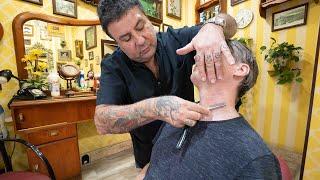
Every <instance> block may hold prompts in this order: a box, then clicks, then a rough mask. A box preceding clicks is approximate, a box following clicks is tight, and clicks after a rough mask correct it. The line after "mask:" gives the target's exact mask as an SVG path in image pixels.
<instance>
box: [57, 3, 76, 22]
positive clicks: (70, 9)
mask: <svg viewBox="0 0 320 180" xmlns="http://www.w3.org/2000/svg"><path fill="white" fill-rule="evenodd" d="M52 6H53V13H54V14H58V15H63V16H68V17H72V18H77V16H78V13H77V2H76V0H52Z"/></svg>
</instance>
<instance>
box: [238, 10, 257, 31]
mask: <svg viewBox="0 0 320 180" xmlns="http://www.w3.org/2000/svg"><path fill="white" fill-rule="evenodd" d="M235 20H236V22H237V25H238V29H243V28H245V27H247V26H248V25H249V24H250V23H251V21H252V20H253V12H252V11H251V10H249V9H241V10H240V11H239V12H238V13H237V15H236V17H235Z"/></svg>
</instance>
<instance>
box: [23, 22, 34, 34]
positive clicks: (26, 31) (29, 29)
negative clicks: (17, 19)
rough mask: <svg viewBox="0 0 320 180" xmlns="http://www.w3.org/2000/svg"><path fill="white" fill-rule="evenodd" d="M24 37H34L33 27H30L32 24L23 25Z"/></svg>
mask: <svg viewBox="0 0 320 180" xmlns="http://www.w3.org/2000/svg"><path fill="white" fill-rule="evenodd" d="M23 35H24V36H33V25H30V24H25V25H23Z"/></svg>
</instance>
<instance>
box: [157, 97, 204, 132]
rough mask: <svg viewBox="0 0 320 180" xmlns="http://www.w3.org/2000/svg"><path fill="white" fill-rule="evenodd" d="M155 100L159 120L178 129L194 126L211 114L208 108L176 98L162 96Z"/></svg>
mask: <svg viewBox="0 0 320 180" xmlns="http://www.w3.org/2000/svg"><path fill="white" fill-rule="evenodd" d="M155 100H156V101H155V112H156V114H157V117H158V119H162V120H164V121H165V122H167V123H169V124H171V125H172V126H174V127H178V128H180V127H184V126H185V125H188V126H194V125H195V124H196V121H198V120H200V119H201V117H202V116H206V115H208V114H209V113H210V111H209V110H208V108H206V107H202V106H200V105H199V104H196V103H193V102H190V101H186V100H184V99H182V98H179V97H176V96H162V97H158V98H155Z"/></svg>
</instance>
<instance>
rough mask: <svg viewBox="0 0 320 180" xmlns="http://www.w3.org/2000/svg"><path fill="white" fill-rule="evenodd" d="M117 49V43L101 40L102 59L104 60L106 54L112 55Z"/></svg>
mask: <svg viewBox="0 0 320 180" xmlns="http://www.w3.org/2000/svg"><path fill="white" fill-rule="evenodd" d="M117 47H118V44H117V43H116V41H111V40H106V39H101V58H102V59H103V58H104V57H105V55H106V54H112V53H113V51H114V50H115V49H116V48H117Z"/></svg>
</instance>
